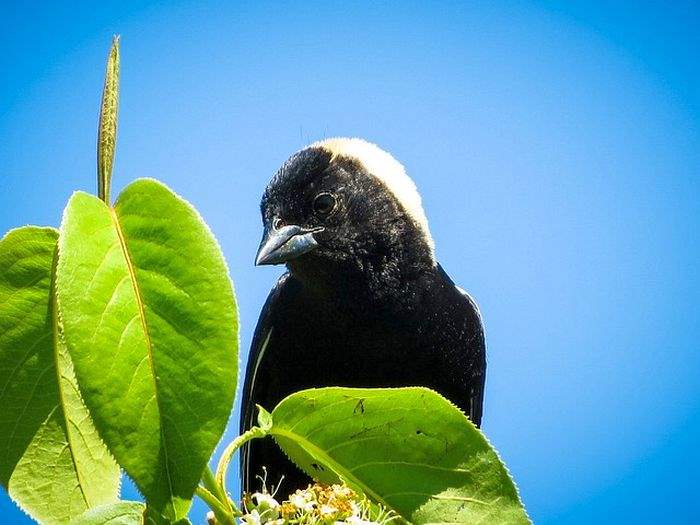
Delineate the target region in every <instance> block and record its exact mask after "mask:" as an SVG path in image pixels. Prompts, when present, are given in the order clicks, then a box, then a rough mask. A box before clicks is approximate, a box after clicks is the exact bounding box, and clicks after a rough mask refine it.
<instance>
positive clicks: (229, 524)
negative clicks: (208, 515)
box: [195, 486, 236, 525]
mask: <svg viewBox="0 0 700 525" xmlns="http://www.w3.org/2000/svg"><path fill="white" fill-rule="evenodd" d="M195 494H196V495H197V496H198V497H199V498H200V499H201V500H202V501H204V503H206V504H207V505H209V508H210V509H211V510H213V511H214V515H215V516H216V520H217V521H218V522H219V523H220V524H221V525H235V523H236V522H235V521H234V518H233V515H232V514H231V513H230V512H229V511H228V510H227V509H225V508H224V506H223V504H222V503H221V502H220V501H219V500H218V499H217V498H216V496H214V494H212V493H211V492H209V491H208V490H207V489H205V488H204V487H202V486H199V487H197V490H196V491H195Z"/></svg>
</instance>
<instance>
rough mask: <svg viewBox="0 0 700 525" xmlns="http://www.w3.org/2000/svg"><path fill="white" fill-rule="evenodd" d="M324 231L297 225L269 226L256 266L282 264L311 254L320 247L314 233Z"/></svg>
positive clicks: (259, 249) (264, 234) (261, 243)
mask: <svg viewBox="0 0 700 525" xmlns="http://www.w3.org/2000/svg"><path fill="white" fill-rule="evenodd" d="M273 222H274V221H273ZM322 230H323V228H313V229H307V228H302V227H301V226H297V225H296V224H290V225H287V226H282V227H281V228H274V227H270V226H267V227H266V228H265V232H264V233H263V238H262V241H261V242H260V248H258V254H257V256H256V257H255V266H260V265H263V264H282V263H285V262H287V261H289V260H291V259H294V258H296V257H299V256H300V255H302V254H304V253H307V252H310V251H311V250H313V249H314V248H316V247H317V246H318V242H316V239H314V233H315V232H319V231H322Z"/></svg>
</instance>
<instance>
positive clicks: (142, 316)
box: [108, 206, 175, 512]
mask: <svg viewBox="0 0 700 525" xmlns="http://www.w3.org/2000/svg"><path fill="white" fill-rule="evenodd" d="M108 210H109V216H110V218H111V219H112V222H113V223H114V228H115V230H116V232H117V237H118V238H119V245H120V246H121V249H122V253H123V255H124V260H125V261H126V267H127V271H128V272H129V277H130V279H131V285H132V287H133V290H134V296H135V299H136V306H137V308H138V311H139V318H140V320H141V329H142V330H143V335H144V338H145V340H146V350H147V355H148V364H149V367H150V369H151V378H152V379H153V396H154V397H155V401H156V407H158V426H159V430H160V439H161V443H162V445H163V456H164V457H163V463H164V464H165V477H166V479H167V480H168V493H169V495H170V504H171V505H172V507H173V512H175V501H174V498H173V483H172V478H171V475H170V462H169V459H168V447H167V442H166V440H165V434H164V433H163V419H162V417H161V415H162V413H163V410H162V407H161V404H160V396H159V395H158V376H157V374H156V366H155V362H154V360H153V342H152V341H151V334H150V332H149V330H148V323H147V322H146V310H145V305H144V302H143V298H142V297H141V290H139V286H138V282H137V281H136V270H135V268H134V265H133V263H132V261H131V256H130V254H129V249H128V247H127V244H126V237H125V236H124V232H123V231H122V228H121V224H120V223H119V216H118V215H117V213H116V211H115V209H114V208H112V207H111V206H108Z"/></svg>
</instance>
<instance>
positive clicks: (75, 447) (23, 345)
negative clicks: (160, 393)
mask: <svg viewBox="0 0 700 525" xmlns="http://www.w3.org/2000/svg"><path fill="white" fill-rule="evenodd" d="M57 238H58V233H57V232H56V230H54V229H53V228H38V227H33V226H26V227H24V228H19V229H17V230H13V231H11V232H10V233H8V234H7V235H6V236H5V237H4V238H3V239H2V240H0V378H1V379H0V483H2V485H3V486H4V487H5V488H6V489H7V491H8V493H9V495H10V496H11V497H12V499H13V500H15V502H16V503H17V504H18V505H19V506H20V507H21V508H22V509H23V510H25V511H26V512H27V513H28V514H29V515H30V516H31V517H33V518H34V519H36V520H37V521H40V522H41V523H49V524H50V523H67V522H68V521H69V520H70V519H71V518H72V517H74V516H77V515H79V514H81V513H82V512H84V511H85V510H86V509H88V508H90V507H93V506H96V505H101V504H103V503H109V502H112V501H116V499H117V496H118V493H119V468H118V467H117V465H116V463H115V462H114V460H113V459H112V458H111V456H110V455H109V453H108V451H107V449H106V447H105V446H104V444H103V443H102V442H101V440H100V439H99V437H98V435H97V432H96V431H95V428H94V426H93V424H92V422H91V420H90V417H89V415H88V412H87V410H86V408H85V406H84V405H83V403H82V401H81V399H80V394H79V393H78V387H77V384H76V381H75V376H74V374H73V365H72V363H71V360H70V357H69V356H68V353H67V351H66V349H65V346H64V345H63V343H62V339H61V334H60V331H59V322H58V316H57V314H56V309H55V305H54V303H53V301H52V296H53V294H52V289H51V287H52V284H51V283H52V271H53V266H54V253H55V250H56V240H57Z"/></svg>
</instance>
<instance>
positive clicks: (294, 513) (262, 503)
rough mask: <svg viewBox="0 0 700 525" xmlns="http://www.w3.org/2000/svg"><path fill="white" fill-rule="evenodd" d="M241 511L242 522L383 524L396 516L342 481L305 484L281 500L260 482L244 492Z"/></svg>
mask: <svg viewBox="0 0 700 525" xmlns="http://www.w3.org/2000/svg"><path fill="white" fill-rule="evenodd" d="M243 512H244V513H245V514H244V515H243V516H241V517H240V518H239V523H241V524H245V525H294V524H304V525H336V524H343V523H348V524H352V525H386V524H388V523H390V522H391V521H393V520H395V519H396V516H395V515H394V514H393V513H391V512H387V511H386V510H384V509H382V508H377V507H375V508H374V509H372V507H371V506H370V504H369V502H368V501H367V500H366V499H365V498H364V497H362V496H360V495H358V494H357V493H355V492H354V491H353V490H352V489H350V488H349V487H347V486H345V485H330V486H329V485H320V484H315V485H309V486H308V487H307V488H306V489H304V490H297V491H296V492H295V493H294V494H292V495H290V496H289V499H287V500H286V501H283V502H281V503H280V502H278V501H277V500H276V499H275V497H274V494H270V493H269V492H268V491H267V490H266V488H265V487H264V486H263V491H262V492H255V493H253V494H246V495H245V496H244V498H243ZM372 515H374V517H372Z"/></svg>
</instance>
